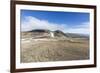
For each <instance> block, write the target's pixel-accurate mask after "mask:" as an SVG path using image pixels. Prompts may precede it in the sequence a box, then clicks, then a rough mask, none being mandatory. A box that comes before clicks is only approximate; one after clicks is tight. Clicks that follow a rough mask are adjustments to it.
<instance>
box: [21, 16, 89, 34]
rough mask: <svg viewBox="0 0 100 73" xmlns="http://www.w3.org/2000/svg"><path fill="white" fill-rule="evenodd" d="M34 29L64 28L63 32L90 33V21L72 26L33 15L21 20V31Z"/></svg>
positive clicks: (52, 29)
mask: <svg viewBox="0 0 100 73" xmlns="http://www.w3.org/2000/svg"><path fill="white" fill-rule="evenodd" d="M34 29H49V30H51V31H54V30H62V31H63V32H69V33H81V34H89V22H84V23H82V24H80V25H77V26H72V27H71V26H69V25H68V24H55V23H50V22H48V21H47V20H40V19H37V18H35V17H32V16H27V17H25V19H24V20H22V22H21V31H30V30H34Z"/></svg>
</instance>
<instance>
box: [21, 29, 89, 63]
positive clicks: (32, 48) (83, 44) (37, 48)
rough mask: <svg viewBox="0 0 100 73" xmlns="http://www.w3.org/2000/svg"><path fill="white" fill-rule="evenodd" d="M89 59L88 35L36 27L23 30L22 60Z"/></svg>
mask: <svg viewBox="0 0 100 73" xmlns="http://www.w3.org/2000/svg"><path fill="white" fill-rule="evenodd" d="M86 59H89V39H87V37H86V36H83V35H79V34H73V33H64V32H62V31H60V30H56V31H50V30H43V29H36V30H32V31H27V32H21V62H23V63H29V62H48V61H69V60H86Z"/></svg>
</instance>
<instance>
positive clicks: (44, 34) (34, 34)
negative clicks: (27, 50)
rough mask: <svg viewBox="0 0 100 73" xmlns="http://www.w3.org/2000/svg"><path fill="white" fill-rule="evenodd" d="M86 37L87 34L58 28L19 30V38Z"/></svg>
mask: <svg viewBox="0 0 100 73" xmlns="http://www.w3.org/2000/svg"><path fill="white" fill-rule="evenodd" d="M68 37H70V38H88V37H89V36H86V35H82V34H75V33H64V32H62V31H60V30H55V31H50V30H46V29H35V30H32V31H27V32H21V38H68Z"/></svg>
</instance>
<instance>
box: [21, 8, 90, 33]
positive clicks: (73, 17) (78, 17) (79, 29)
mask: <svg viewBox="0 0 100 73" xmlns="http://www.w3.org/2000/svg"><path fill="white" fill-rule="evenodd" d="M89 21H90V19H89V13H82V12H81V13H79V12H56V11H36V10H21V29H22V31H30V30H33V29H49V30H52V31H54V30H62V31H63V32H69V33H81V34H89Z"/></svg>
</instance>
